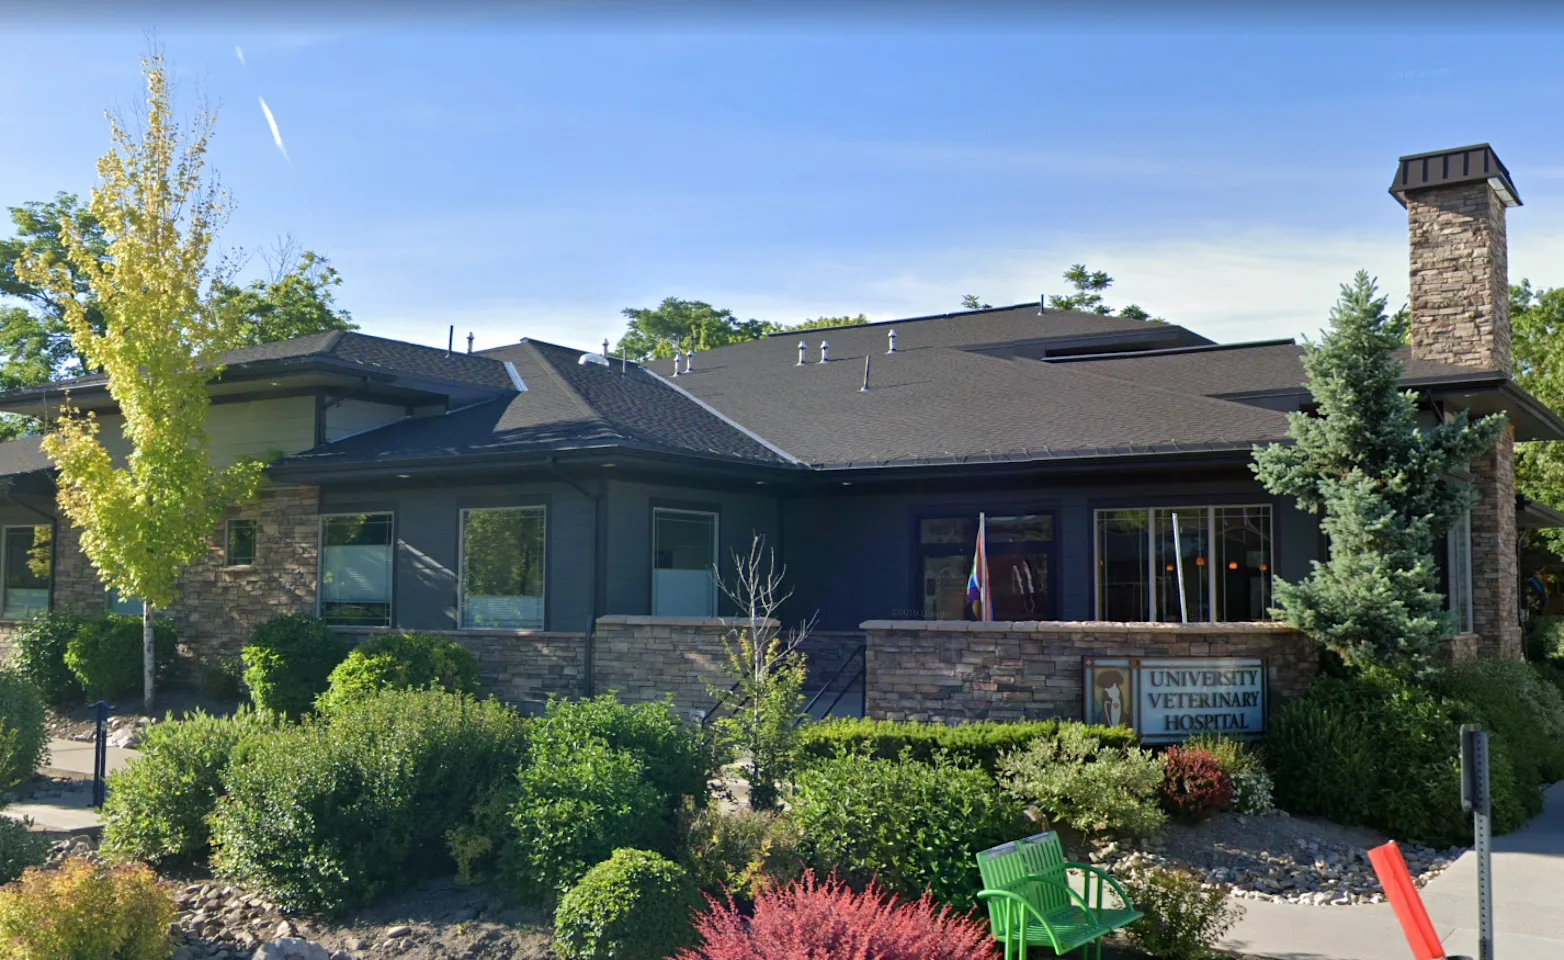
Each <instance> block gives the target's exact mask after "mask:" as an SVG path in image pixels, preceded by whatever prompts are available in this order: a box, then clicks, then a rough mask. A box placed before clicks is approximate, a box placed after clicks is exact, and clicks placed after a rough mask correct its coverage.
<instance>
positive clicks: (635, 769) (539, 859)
mask: <svg viewBox="0 0 1564 960" xmlns="http://www.w3.org/2000/svg"><path fill="white" fill-rule="evenodd" d="M517 780H518V783H517V792H516V801H515V803H514V804H513V805H512V806H511V826H512V829H511V832H510V843H509V845H508V847H507V848H506V850H505V852H504V854H503V856H502V860H501V867H502V870H503V871H504V873H505V875H506V879H507V881H508V884H509V886H510V887H511V889H512V890H514V891H515V892H516V893H517V894H518V895H519V896H520V897H521V898H522V899H524V900H527V901H530V902H533V903H538V904H550V903H553V902H554V900H555V898H557V897H559V896H560V895H562V894H563V893H564V892H565V891H566V890H569V889H570V888H571V887H572V886H574V885H575V883H576V881H578V880H580V879H581V877H582V875H583V874H585V873H586V872H587V870H588V869H590V868H591V867H592V866H593V865H595V864H597V863H600V862H601V861H603V860H605V859H607V858H608V857H609V855H610V854H612V853H613V851H614V850H615V849H617V848H619V847H637V848H650V849H656V850H659V851H661V852H664V853H671V852H672V850H670V849H669V848H670V847H671V846H672V839H673V832H672V830H671V829H670V824H669V822H668V819H667V808H668V798H667V797H666V796H665V795H664V794H663V793H662V792H661V791H659V790H658V789H657V788H656V787H655V786H653V785H652V783H651V780H650V776H649V774H648V771H647V769H646V767H645V765H644V764H643V763H642V762H641V761H640V760H639V759H638V758H637V757H636V756H635V754H633V753H631V752H630V751H628V750H615V749H614V748H612V747H610V746H609V745H608V744H607V743H605V742H603V741H602V740H601V739H597V740H586V741H576V742H570V743H567V742H566V741H564V740H561V739H545V740H538V739H536V738H534V739H533V741H532V743H531V744H530V745H529V746H528V749H527V755H526V759H525V760H524V761H523V763H522V765H521V772H520V774H519V776H518V778H517Z"/></svg>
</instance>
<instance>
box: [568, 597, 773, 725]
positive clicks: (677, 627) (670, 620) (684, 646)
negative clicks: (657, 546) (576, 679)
mask: <svg viewBox="0 0 1564 960" xmlns="http://www.w3.org/2000/svg"><path fill="white" fill-rule="evenodd" d="M748 623H749V621H747V620H737V619H729V618H724V617H633V616H622V615H610V616H603V617H598V618H597V631H596V634H595V638H594V640H593V651H592V652H593V656H592V665H593V683H594V686H595V687H596V689H597V692H598V693H607V692H608V691H609V690H615V691H617V692H618V693H619V698H620V699H621V700H625V701H627V702H630V703H640V702H644V701H648V700H658V699H661V698H662V697H663V696H665V695H667V694H670V693H671V694H673V702H674V706H675V708H676V709H678V711H679V712H680V713H690V712H695V711H705V710H708V709H710V708H711V707H712V705H713V704H714V703H715V702H716V700H717V698H716V697H715V696H713V695H712V693H711V690H710V688H709V687H708V686H707V685H708V684H710V685H712V686H716V687H718V688H719V689H722V690H726V689H727V688H728V687H729V686H731V681H729V680H728V679H726V675H725V674H724V673H723V665H724V663H725V662H726V658H727V654H726V652H725V650H724V647H723V640H724V638H726V637H728V636H730V635H732V634H733V633H734V632H735V631H736V630H738V629H739V628H741V627H744V626H746V625H747V624H748Z"/></svg>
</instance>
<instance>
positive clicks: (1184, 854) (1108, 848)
mask: <svg viewBox="0 0 1564 960" xmlns="http://www.w3.org/2000/svg"><path fill="white" fill-rule="evenodd" d="M1384 842H1385V838H1384V837H1383V836H1380V835H1379V834H1377V833H1375V832H1374V831H1372V830H1365V829H1361V828H1357V827H1345V826H1342V825H1340V824H1336V823H1331V822H1329V821H1325V820H1317V819H1314V818H1312V817H1291V816H1288V815H1287V814H1286V813H1282V812H1277V813H1271V814H1266V815H1264V816H1253V815H1244V814H1232V813H1227V814H1219V815H1217V816H1215V817H1213V818H1211V819H1210V820H1207V821H1205V822H1204V823H1199V824H1192V825H1187V824H1177V823H1174V824H1169V825H1168V826H1167V827H1166V828H1165V829H1164V830H1163V832H1162V834H1161V835H1160V836H1159V837H1157V838H1156V839H1154V840H1152V841H1151V842H1149V843H1146V844H1143V845H1140V846H1136V845H1132V844H1125V843H1109V844H1105V845H1103V846H1100V847H1098V848H1097V849H1095V850H1093V851H1092V852H1091V854H1090V859H1091V860H1092V861H1093V862H1095V863H1101V864H1104V865H1106V866H1108V867H1109V868H1110V869H1112V870H1113V871H1114V872H1129V873H1134V872H1136V871H1139V870H1142V869H1146V868H1149V867H1156V866H1172V867H1183V868H1185V869H1188V870H1191V871H1193V872H1194V873H1196V874H1197V875H1199V876H1201V877H1202V878H1203V880H1204V882H1205V884H1206V885H1207V886H1211V887H1222V888H1225V889H1227V890H1229V891H1230V892H1231V893H1232V895H1233V896H1235V897H1239V898H1241V899H1250V900H1269V901H1272V902H1275V903H1284V902H1285V903H1307V904H1314V905H1317V906H1347V905H1350V904H1355V903H1380V902H1382V901H1383V900H1384V899H1385V895H1384V890H1383V888H1381V887H1380V885H1379V880H1378V878H1377V877H1376V876H1375V875H1374V868H1373V867H1372V866H1371V865H1370V864H1369V859H1368V850H1369V849H1370V848H1371V847H1377V846H1379V845H1380V844H1382V843H1384ZM1400 847H1401V855H1402V856H1403V857H1405V858H1406V862H1407V869H1408V871H1409V872H1410V873H1411V874H1412V879H1413V882H1414V883H1415V884H1416V885H1417V886H1419V887H1421V886H1423V885H1424V884H1426V883H1427V882H1428V881H1429V880H1431V879H1433V878H1434V877H1436V876H1438V875H1439V874H1440V873H1442V872H1444V870H1445V869H1446V868H1447V867H1449V865H1450V864H1451V863H1453V862H1455V859H1456V858H1457V857H1459V856H1460V855H1461V854H1462V853H1463V852H1464V850H1462V849H1460V848H1454V849H1450V850H1435V849H1432V848H1430V847H1425V846H1422V845H1420V844H1415V843H1404V844H1400Z"/></svg>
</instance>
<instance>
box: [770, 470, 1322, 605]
mask: <svg viewBox="0 0 1564 960" xmlns="http://www.w3.org/2000/svg"><path fill="white" fill-rule="evenodd" d="M1261 503H1266V504H1271V505H1272V510H1273V513H1272V534H1273V537H1274V538H1275V544H1274V548H1273V549H1274V557H1275V564H1276V567H1277V571H1278V573H1280V574H1281V575H1282V576H1283V577H1285V578H1288V579H1296V578H1298V577H1300V576H1302V575H1303V574H1305V573H1307V572H1308V563H1309V561H1310V560H1312V559H1315V558H1316V556H1317V555H1318V548H1319V532H1318V525H1317V523H1316V522H1315V520H1314V518H1312V517H1309V516H1308V515H1306V514H1303V513H1300V512H1299V511H1298V510H1296V509H1295V508H1294V507H1293V506H1292V505H1291V502H1290V501H1278V500H1277V499H1276V498H1274V497H1272V496H1270V495H1269V494H1266V493H1265V492H1264V491H1262V490H1261V489H1260V488H1259V486H1258V485H1257V484H1256V483H1255V482H1254V481H1253V480H1249V479H1244V478H1241V477H1235V478H1231V479H1225V480H1223V479H1210V478H1205V479H1198V480H1196V479H1191V480H1187V481H1178V480H1172V479H1169V480H1159V481H1146V482H1128V483H1126V482H1123V481H1120V482H1116V483H1113V484H1097V485H1090V486H1088V485H1068V486H1066V485H1043V484H1038V485H1036V486H1031V487H1020V486H1018V487H1017V488H1013V489H1009V490H1003V489H1001V490H991V491H982V492H978V491H971V490H970V489H962V488H958V487H947V488H944V489H941V488H936V487H930V488H928V489H926V490H924V491H922V492H917V493H912V492H909V493H862V494H856V493H852V492H850V491H849V490H846V489H844V490H843V491H842V492H841V493H838V494H834V495H832V496H829V497H804V498H791V499H786V500H784V501H783V506H782V542H783V544H784V545H785V559H786V562H787V567H788V576H789V580H790V582H791V585H792V586H793V587H794V589H795V599H794V602H793V604H792V605H791V607H790V609H789V610H788V611H787V616H788V619H790V620H795V619H801V618H804V617H808V616H810V615H812V614H815V615H818V617H819V621H818V623H817V626H818V628H819V629H822V630H852V629H855V628H856V627H857V626H858V625H859V624H860V623H862V622H863V621H865V620H871V619H887V618H888V619H917V618H919V617H921V616H922V610H921V609H920V608H921V605H922V598H921V596H920V594H919V591H918V589H917V576H918V574H917V570H916V558H917V556H918V544H917V521H918V519H919V518H920V517H933V516H942V515H943V516H975V515H976V514H977V513H978V512H979V511H983V512H986V513H988V514H990V515H1005V514H1014V513H1023V512H1028V513H1040V512H1048V513H1052V514H1054V516H1055V538H1056V542H1057V544H1058V546H1057V552H1056V555H1055V556H1056V560H1055V569H1054V571H1053V573H1052V583H1051V584H1050V592H1051V595H1052V596H1053V597H1054V598H1055V602H1054V607H1053V616H1054V618H1055V619H1061V620H1090V619H1092V618H1093V616H1095V612H1096V609H1095V608H1096V597H1095V591H1096V584H1095V578H1094V577H1093V570H1094V564H1095V544H1094V542H1093V540H1094V524H1093V512H1094V511H1095V510H1098V509H1111V508H1118V507H1148V506H1177V505H1181V504H1188V505H1192V506H1193V505H1197V504H1198V505H1202V506H1204V505H1218V506H1220V505H1222V504H1235V505H1236V504H1261Z"/></svg>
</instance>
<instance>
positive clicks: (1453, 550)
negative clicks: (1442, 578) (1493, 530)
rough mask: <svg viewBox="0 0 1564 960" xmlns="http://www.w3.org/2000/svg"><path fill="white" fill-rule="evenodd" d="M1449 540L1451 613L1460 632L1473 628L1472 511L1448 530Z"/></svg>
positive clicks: (1464, 514) (1462, 516) (1468, 631)
mask: <svg viewBox="0 0 1564 960" xmlns="http://www.w3.org/2000/svg"><path fill="white" fill-rule="evenodd" d="M1446 536H1447V538H1448V540H1449V567H1448V570H1447V576H1448V579H1449V582H1450V589H1449V595H1450V613H1451V615H1452V616H1453V617H1454V618H1455V628H1456V632H1458V633H1471V632H1472V512H1471V511H1470V510H1468V511H1466V512H1465V513H1463V514H1462V515H1461V517H1460V519H1458V520H1456V522H1455V523H1454V524H1452V525H1451V527H1450V532H1449V533H1448V534H1446Z"/></svg>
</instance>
